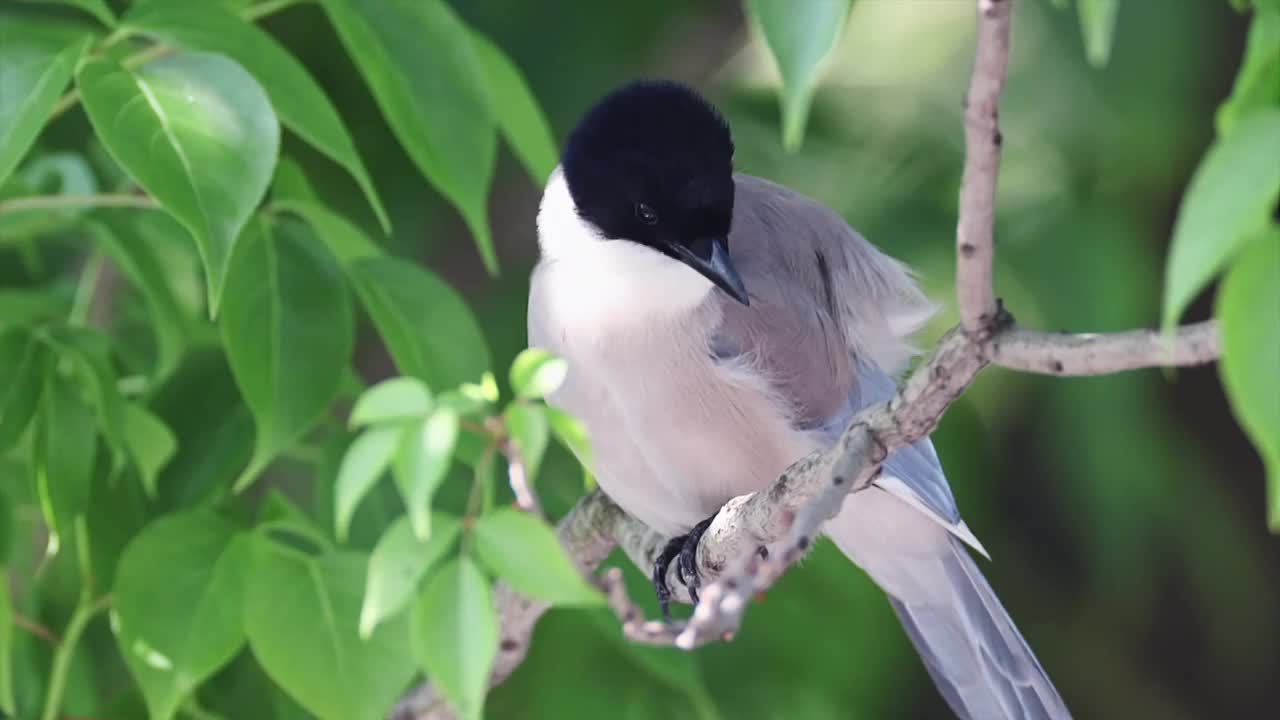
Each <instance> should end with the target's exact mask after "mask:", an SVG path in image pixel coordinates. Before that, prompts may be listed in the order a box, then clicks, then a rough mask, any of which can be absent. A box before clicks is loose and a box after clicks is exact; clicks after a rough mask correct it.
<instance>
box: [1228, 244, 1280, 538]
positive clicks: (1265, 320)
mask: <svg viewBox="0 0 1280 720" xmlns="http://www.w3.org/2000/svg"><path fill="white" fill-rule="evenodd" d="M1216 314H1217V316H1218V318H1219V320H1220V322H1221V329H1222V361H1221V363H1220V364H1219V368H1220V369H1221V372H1222V380H1223V383H1224V384H1225V385H1226V388H1227V396H1228V397H1229V398H1230V399H1231V408H1232V410H1234V411H1235V415H1236V417H1237V418H1238V419H1239V420H1240V424H1241V426H1243V427H1244V429H1245V431H1246V432H1247V433H1248V434H1249V437H1250V439H1252V440H1253V444H1254V445H1255V446H1257V448H1258V452H1259V454H1261V455H1262V459H1263V461H1264V462H1265V464H1266V466H1267V488H1268V497H1269V500H1268V517H1269V518H1270V523H1271V529H1272V530H1274V531H1276V532H1280V391H1277V387H1276V382H1277V378H1280V227H1276V226H1272V228H1271V229H1270V230H1269V231H1268V232H1266V233H1263V234H1262V235H1261V236H1259V237H1256V238H1255V239H1254V240H1253V242H1251V243H1250V244H1249V245H1248V246H1247V247H1246V248H1245V249H1244V250H1243V251H1242V252H1241V253H1240V255H1239V257H1237V258H1236V259H1235V261H1234V262H1233V263H1232V264H1231V269H1230V270H1229V271H1228V272H1227V275H1226V279H1225V280H1223V282H1222V290H1221V292H1220V293H1219V294H1218V305H1217V310H1216Z"/></svg>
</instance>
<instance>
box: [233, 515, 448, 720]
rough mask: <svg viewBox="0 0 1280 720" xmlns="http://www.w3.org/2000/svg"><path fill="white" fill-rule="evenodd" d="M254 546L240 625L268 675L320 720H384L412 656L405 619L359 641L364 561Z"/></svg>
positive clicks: (266, 543)
mask: <svg viewBox="0 0 1280 720" xmlns="http://www.w3.org/2000/svg"><path fill="white" fill-rule="evenodd" d="M254 546H255V553H254V555H255V562H254V572H253V574H252V575H251V577H250V580H249V590H248V596H247V601H246V606H245V616H244V623H245V631H246V633H247V634H248V636H249V646H250V647H251V648H252V649H253V655H254V657H255V658H257V660H258V662H259V663H260V664H261V665H262V668H263V669H264V670H265V671H266V673H267V675H269V676H270V677H271V679H272V680H274V681H275V683H276V684H277V685H279V686H280V687H282V688H284V690H285V691H286V692H288V693H289V695H291V696H292V697H293V698H294V699H295V700H297V701H298V702H299V703H301V704H302V706H303V707H305V708H306V709H307V710H308V711H309V712H311V713H313V714H315V715H316V716H318V717H319V718H321V720H375V719H377V720H381V718H384V717H386V715H387V711H389V710H390V709H391V706H392V705H394V704H395V701H396V699H397V698H398V697H399V696H400V693H402V692H403V691H404V690H405V688H406V687H407V686H408V684H409V679H410V678H411V677H413V673H414V661H413V653H412V651H411V650H410V643H409V632H408V629H409V625H408V618H407V617H406V615H404V614H401V615H397V616H395V617H393V618H390V619H388V620H387V621H385V622H383V623H382V624H380V625H379V626H378V628H377V629H376V630H374V632H373V634H372V635H371V636H370V637H369V638H368V639H367V640H364V639H361V638H360V635H359V633H358V626H357V622H358V619H359V616H360V604H361V595H362V594H363V591H364V578H365V575H366V573H367V568H368V563H367V561H366V558H365V557H364V556H363V555H357V554H353V553H340V554H335V555H324V556H321V557H308V556H305V555H301V554H299V553H297V552H293V551H290V550H288V549H286V548H283V547H280V546H278V545H276V544H275V543H273V542H270V541H266V540H258V541H256V542H255V543H254ZM470 631H471V630H470V628H468V629H467V632H470Z"/></svg>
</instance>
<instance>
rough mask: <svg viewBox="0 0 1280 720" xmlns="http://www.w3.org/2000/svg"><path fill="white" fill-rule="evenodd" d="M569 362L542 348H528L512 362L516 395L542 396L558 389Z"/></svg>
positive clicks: (512, 384)
mask: <svg viewBox="0 0 1280 720" xmlns="http://www.w3.org/2000/svg"><path fill="white" fill-rule="evenodd" d="M568 372H569V364H568V363H567V362H565V361H564V360H563V359H561V358H558V357H556V356H555V355H552V354H551V353H549V352H547V351H546V350H543V349H542V348H526V349H525V350H521V351H520V354H519V355H517V356H516V359H515V360H514V361H513V362H512V363H511V389H512V390H515V392H516V395H518V396H520V397H526V398H540V397H543V396H545V395H549V394H551V393H553V392H555V391H556V389H557V388H559V387H560V385H561V383H563V382H564V378H565V375H567V374H568Z"/></svg>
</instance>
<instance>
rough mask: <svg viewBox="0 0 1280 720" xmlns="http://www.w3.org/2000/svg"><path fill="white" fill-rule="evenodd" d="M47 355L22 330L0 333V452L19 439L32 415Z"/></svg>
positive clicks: (31, 337)
mask: <svg viewBox="0 0 1280 720" xmlns="http://www.w3.org/2000/svg"><path fill="white" fill-rule="evenodd" d="M48 362H49V353H48V349H47V348H46V347H45V345H44V343H41V342H40V341H39V340H37V339H36V338H35V337H34V336H33V335H32V334H31V333H29V332H27V331H26V330H25V329H24V328H20V327H12V328H8V329H6V330H3V331H0V452H3V451H5V450H8V449H9V448H10V447H12V446H13V444H14V443H16V442H17V441H18V439H19V438H20V437H22V433H23V432H24V431H25V430H26V429H27V426H28V425H29V424H30V423H31V418H32V417H34V416H35V412H36V405H37V404H38V403H39V401H40V391H41V389H42V388H43V387H44V378H45V371H46V369H47V367H48Z"/></svg>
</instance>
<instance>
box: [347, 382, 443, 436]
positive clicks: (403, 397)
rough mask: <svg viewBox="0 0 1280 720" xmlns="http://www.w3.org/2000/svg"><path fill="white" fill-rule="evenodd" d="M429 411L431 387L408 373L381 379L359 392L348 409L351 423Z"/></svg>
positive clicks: (390, 419) (418, 415)
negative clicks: (349, 409) (353, 403)
mask: <svg viewBox="0 0 1280 720" xmlns="http://www.w3.org/2000/svg"><path fill="white" fill-rule="evenodd" d="M429 412H431V391H430V390H428V389H427V386H426V385H424V384H423V383H422V381H421V380H419V379H417V378H411V377H398V378H391V379H390V380H383V381H382V382H380V383H378V384H377V385H374V386H373V387H371V388H369V389H368V390H365V391H364V392H363V393H361V395H360V397H359V398H358V399H357V400H356V404H355V407H353V408H352V409H351V426H352V427H360V426H361V425H373V424H376V423H385V422H393V421H397V420H412V419H414V418H421V417H426V414H427V413H429Z"/></svg>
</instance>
